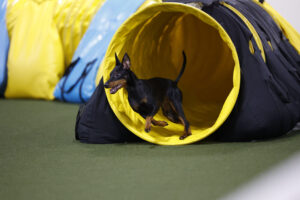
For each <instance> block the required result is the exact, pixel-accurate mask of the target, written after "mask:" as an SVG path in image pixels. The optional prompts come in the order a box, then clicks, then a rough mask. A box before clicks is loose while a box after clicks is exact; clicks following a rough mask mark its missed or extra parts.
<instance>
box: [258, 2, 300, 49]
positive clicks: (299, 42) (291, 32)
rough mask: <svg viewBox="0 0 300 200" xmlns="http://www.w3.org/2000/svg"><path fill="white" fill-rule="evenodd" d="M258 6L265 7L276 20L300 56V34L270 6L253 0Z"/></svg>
mask: <svg viewBox="0 0 300 200" xmlns="http://www.w3.org/2000/svg"><path fill="white" fill-rule="evenodd" d="M253 1H254V2H256V3H257V4H258V5H260V6H261V7H263V8H264V9H265V10H266V11H267V12H268V13H269V14H270V15H271V16H272V18H273V19H274V21H275V22H276V23H277V25H278V26H279V27H280V28H281V30H282V31H283V34H284V35H285V36H286V37H287V38H288V39H289V41H290V43H291V44H292V45H293V46H294V48H295V49H296V50H297V51H298V53H299V54H300V34H299V33H298V32H297V30H296V29H294V27H293V26H292V25H291V24H290V23H289V22H288V21H286V20H285V19H284V18H283V17H282V16H281V15H280V14H279V13H278V12H277V11H276V10H275V9H274V8H272V6H271V5H270V4H268V3H267V2H264V3H263V4H261V3H259V2H258V0H253Z"/></svg>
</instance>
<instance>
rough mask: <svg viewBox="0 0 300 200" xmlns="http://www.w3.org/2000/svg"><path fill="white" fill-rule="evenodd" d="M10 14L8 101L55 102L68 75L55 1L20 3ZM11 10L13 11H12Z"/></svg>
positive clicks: (6, 92)
mask: <svg viewBox="0 0 300 200" xmlns="http://www.w3.org/2000/svg"><path fill="white" fill-rule="evenodd" d="M11 9H12V10H14V11H15V12H13V13H9V14H8V16H12V19H9V17H8V23H12V24H13V25H8V27H9V29H8V30H9V35H10V37H11V43H10V50H9V55H8V64H7V66H8V82H7V89H6V91H5V97H7V98H28V97H30V98H43V99H54V96H53V90H54V88H55V86H56V84H57V82H58V81H59V79H60V77H61V76H62V75H63V73H64V69H65V68H64V56H63V55H64V54H63V48H62V45H61V41H60V37H59V35H58V32H57V29H56V25H55V23H54V21H53V14H54V10H55V1H43V2H41V1H33V0H31V1H30V0H28V1H20V2H18V3H17V4H16V7H15V8H11ZM9 11H11V10H9Z"/></svg>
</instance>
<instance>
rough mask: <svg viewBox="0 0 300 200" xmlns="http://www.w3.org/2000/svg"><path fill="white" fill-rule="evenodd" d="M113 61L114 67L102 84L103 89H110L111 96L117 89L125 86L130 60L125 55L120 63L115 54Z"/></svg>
mask: <svg viewBox="0 0 300 200" xmlns="http://www.w3.org/2000/svg"><path fill="white" fill-rule="evenodd" d="M115 59H116V66H115V68H114V69H113V70H112V71H111V73H110V78H109V80H108V81H107V82H106V83H105V84H104V87H105V88H111V89H110V93H111V94H115V93H116V92H117V91H118V90H119V89H121V88H122V87H125V86H126V84H127V80H128V77H129V70H130V65H131V64H130V58H129V56H128V54H127V53H125V55H124V57H123V59H122V63H121V62H120V61H119V58H118V56H117V54H116V53H115Z"/></svg>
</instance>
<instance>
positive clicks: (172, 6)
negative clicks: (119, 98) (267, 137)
mask: <svg viewBox="0 0 300 200" xmlns="http://www.w3.org/2000/svg"><path fill="white" fill-rule="evenodd" d="M151 9H153V10H154V11H156V9H160V10H159V11H160V12H164V11H165V12H182V13H189V14H192V15H194V16H195V17H196V18H198V19H199V20H201V21H202V22H204V23H206V24H207V25H208V26H212V27H213V28H215V29H216V30H217V31H218V33H219V35H220V37H221V39H222V40H223V41H224V43H226V45H227V46H228V48H229V49H230V50H231V53H232V58H233V61H234V66H233V74H232V84H233V87H232V89H231V91H230V92H229V93H228V95H227V97H226V99H225V101H224V103H223V106H222V109H221V111H220V113H219V115H218V117H217V118H216V121H215V123H214V124H213V125H212V126H211V127H209V128H207V129H206V130H207V133H206V134H205V135H201V136H200V135H199V137H197V138H195V139H194V140H192V141H191V140H186V139H185V140H179V141H178V142H170V141H158V140H154V139H149V137H147V136H146V134H145V133H140V132H139V131H137V130H136V129H134V128H133V127H132V126H128V125H126V123H125V122H124V119H123V117H122V115H123V114H121V113H120V112H119V111H118V108H117V106H116V105H115V104H114V102H113V100H112V96H111V94H110V93H109V91H108V90H105V93H106V96H107V100H108V102H109V105H110V107H111V109H112V110H113V112H114V114H115V115H116V117H117V118H118V119H119V120H120V122H121V123H122V124H123V125H124V126H125V127H126V128H127V129H129V130H130V131H131V132H132V133H133V134H135V135H136V136H138V137H140V138H141V139H143V140H146V141H148V142H151V143H154V144H159V145H186V144H191V143H195V142H198V141H200V140H202V139H204V138H206V137H208V136H209V135H211V134H212V133H214V132H215V131H216V130H217V129H218V128H219V127H220V126H221V125H222V124H223V123H224V122H225V121H226V119H227V118H228V117H229V115H230V113H231V112H232V110H233V108H234V106H235V103H236V101H237V98H238V94H239V89H240V63H239V58H238V55H237V51H236V48H235V46H234V44H233V42H232V40H231V39H230V37H229V35H228V34H227V33H226V31H225V30H224V29H223V27H222V26H221V25H220V24H219V23H218V22H217V21H216V20H215V19H214V18H212V17H211V16H209V15H208V14H206V13H205V12H203V11H202V10H199V9H197V8H194V7H192V6H189V5H185V4H180V3H155V4H152V5H150V6H148V7H146V8H144V9H142V10H140V11H138V12H136V13H135V14H133V15H132V16H131V17H129V18H128V19H127V20H126V21H125V22H124V23H123V24H122V25H121V26H120V28H119V29H118V31H117V32H116V34H115V35H114V37H113V38H112V40H111V43H110V45H109V47H108V49H107V52H106V55H105V58H104V60H103V62H102V64H101V67H100V69H101V70H102V71H100V74H101V75H103V81H104V82H105V81H106V80H108V78H109V74H110V71H111V68H112V67H109V62H110V61H111V60H110V59H114V53H115V52H118V51H117V50H118V49H116V47H117V44H118V43H119V40H118V39H119V38H120V37H121V35H123V34H126V33H128V32H130V29H128V27H131V24H136V23H138V22H140V21H141V20H140V19H139V18H140V17H143V15H144V12H145V11H149V10H151ZM137 19H138V20H137ZM98 80H99V79H98Z"/></svg>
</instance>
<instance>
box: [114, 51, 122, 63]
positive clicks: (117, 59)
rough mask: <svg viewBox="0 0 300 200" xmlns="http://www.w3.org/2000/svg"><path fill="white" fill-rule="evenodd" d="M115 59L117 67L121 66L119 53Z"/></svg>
mask: <svg viewBox="0 0 300 200" xmlns="http://www.w3.org/2000/svg"><path fill="white" fill-rule="evenodd" d="M115 58H116V65H120V64H121V62H120V61H119V58H118V55H117V53H115Z"/></svg>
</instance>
